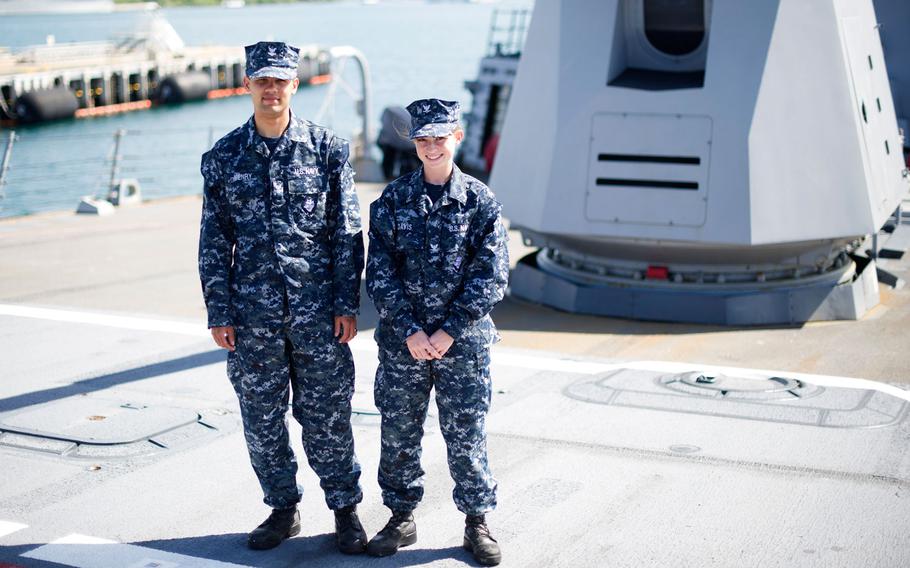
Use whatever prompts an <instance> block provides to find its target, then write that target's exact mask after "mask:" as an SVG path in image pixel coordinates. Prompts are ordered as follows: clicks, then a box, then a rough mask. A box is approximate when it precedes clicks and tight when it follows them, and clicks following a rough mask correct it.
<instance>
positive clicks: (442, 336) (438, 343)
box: [430, 329, 455, 356]
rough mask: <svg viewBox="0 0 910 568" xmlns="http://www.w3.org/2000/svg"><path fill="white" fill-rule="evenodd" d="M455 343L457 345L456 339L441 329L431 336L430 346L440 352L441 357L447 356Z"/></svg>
mask: <svg viewBox="0 0 910 568" xmlns="http://www.w3.org/2000/svg"><path fill="white" fill-rule="evenodd" d="M453 343H455V339H454V338H453V337H452V336H451V335H449V334H448V333H446V332H445V331H443V330H441V329H437V330H436V331H434V332H433V335H431V336H430V345H432V346H433V348H434V349H436V351H438V352H439V355H440V356H442V355H445V354H446V351H448V350H449V348H450V347H452V344H453Z"/></svg>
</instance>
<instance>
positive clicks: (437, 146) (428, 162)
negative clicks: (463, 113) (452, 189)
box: [414, 128, 464, 181]
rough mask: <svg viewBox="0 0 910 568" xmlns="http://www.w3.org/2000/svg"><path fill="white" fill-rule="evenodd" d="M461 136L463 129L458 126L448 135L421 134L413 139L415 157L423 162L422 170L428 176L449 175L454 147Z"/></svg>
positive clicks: (445, 176) (443, 176)
mask: <svg viewBox="0 0 910 568" xmlns="http://www.w3.org/2000/svg"><path fill="white" fill-rule="evenodd" d="M463 138H464V131H463V130H461V129H460V128H459V129H457V130H456V131H455V132H453V133H451V134H449V135H448V136H426V137H423V136H422V137H420V138H415V139H414V147H415V148H416V149H417V157H418V158H420V161H421V162H423V170H424V172H425V174H426V175H427V176H428V177H429V178H437V179H438V178H448V177H449V174H451V173H452V164H453V163H454V160H455V149H456V148H457V147H458V144H459V143H461V140H462V139H463ZM428 181H431V180H430V179H428Z"/></svg>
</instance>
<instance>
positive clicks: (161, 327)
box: [0, 0, 910, 568]
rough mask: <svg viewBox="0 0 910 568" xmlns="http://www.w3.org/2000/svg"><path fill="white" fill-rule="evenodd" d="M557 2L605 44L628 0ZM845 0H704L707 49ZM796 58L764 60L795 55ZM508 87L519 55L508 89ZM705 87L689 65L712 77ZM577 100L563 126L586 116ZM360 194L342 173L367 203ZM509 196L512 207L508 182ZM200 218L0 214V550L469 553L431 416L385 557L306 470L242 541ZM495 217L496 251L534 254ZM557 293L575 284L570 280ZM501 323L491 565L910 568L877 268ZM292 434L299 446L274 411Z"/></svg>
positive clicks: (458, 556) (907, 465) (895, 361)
mask: <svg viewBox="0 0 910 568" xmlns="http://www.w3.org/2000/svg"><path fill="white" fill-rule="evenodd" d="M573 4H575V3H574V2H569V1H566V2H564V3H562V4H559V3H553V4H549V3H541V4H539V5H538V6H537V12H536V13H535V20H534V21H533V22H532V24H531V36H532V37H531V40H533V38H534V37H543V38H545V39H548V40H550V41H551V42H556V43H557V45H559V46H560V48H562V47H563V46H565V45H566V44H567V43H570V42H569V39H573V40H574V39H577V38H578V37H580V36H582V35H586V34H590V33H594V35H595V36H596V37H599V38H601V39H602V38H603V33H602V28H603V26H604V25H606V24H609V23H614V24H615V23H616V21H615V20H613V19H610V18H608V17H606V16H608V15H609V14H608V13H606V12H603V11H602V10H608V11H609V10H613V11H617V10H620V9H623V10H626V9H629V10H631V9H633V8H636V6H638V7H644V6H643V4H642V3H641V2H638V3H636V1H635V0H628V1H627V0H613V1H607V2H591V3H590V4H589V5H588V6H586V7H587V8H588V9H589V10H588V11H586V12H584V13H582V12H581V11H580V10H578V11H576V10H575V9H574V8H573ZM648 4H650V3H648ZM667 5H671V4H667ZM672 5H673V6H679V5H681V4H679V3H675V2H674V3H673V4H672ZM859 5H860V3H857V2H833V1H831V0H826V1H822V0H810V1H809V2H807V1H806V0H780V1H777V2H773V1H772V2H761V3H758V2H749V3H745V2H743V3H736V4H734V3H731V2H721V1H719V0H718V1H716V2H706V3H705V6H706V7H708V9H709V11H710V12H711V14H710V17H711V18H712V22H713V24H712V30H713V31H712V32H711V39H712V42H711V44H710V45H709V52H708V58H707V61H709V62H711V61H712V60H713V59H714V57H715V55H714V53H715V52H714V51H712V50H713V49H714V46H717V45H723V44H722V43H718V42H716V41H713V40H714V39H716V38H718V37H721V38H727V40H728V41H729V40H730V38H737V37H739V36H741V35H743V31H742V29H732V28H730V27H729V26H728V25H721V22H724V21H729V20H728V18H729V17H730V15H731V14H735V13H739V14H740V17H741V19H742V20H743V21H748V22H750V23H754V25H750V26H747V27H746V28H745V29H746V30H747V32H749V33H751V34H753V36H749V35H748V34H746V35H747V37H754V36H764V37H765V38H766V39H767V37H768V35H770V36H771V37H777V38H781V37H787V36H788V35H789V36H790V37H792V34H794V33H797V31H798V30H805V29H806V28H807V25H806V22H811V23H812V25H810V26H808V27H809V29H815V30H816V31H818V30H821V29H823V28H824V27H825V26H824V25H823V24H824V21H825V19H824V18H820V17H818V16H819V14H822V15H824V14H829V15H830V14H831V13H832V12H833V11H834V10H835V9H837V10H843V9H846V10H852V9H853V8H852V7H853V6H859ZM769 6H770V7H769ZM806 6H810V7H814V8H816V9H817V10H816V11H815V12H814V13H813V14H812V15H813V17H812V18H806V17H803V18H800V19H799V25H796V24H793V23H791V25H787V26H785V28H787V29H788V30H789V34H783V35H781V32H780V31H778V30H776V29H775V30H774V31H773V33H772V31H771V30H770V29H769V24H768V19H762V18H760V17H758V16H761V15H765V16H768V12H767V11H766V10H771V9H772V8H773V11H775V12H777V17H776V18H775V20H777V21H779V22H781V23H785V22H786V17H785V16H786V15H787V14H788V13H790V14H792V13H793V12H794V11H796V12H797V13H799V12H800V11H801V10H803V9H805V7H806ZM860 7H861V6H860ZM743 10H747V11H748V12H743ZM838 13H840V12H838ZM638 14H639V15H641V12H638ZM840 14H842V13H840ZM847 15H848V19H849V17H852V16H849V12H848V13H847ZM721 16H723V17H721ZM630 17H631V16H630ZM863 22H868V19H866V18H861V21H860V23H863ZM829 23H830V20H829ZM563 25H565V26H566V27H565V28H562V26H563ZM595 26H597V27H596V29H594V30H593V31H592V28H594V27H595ZM860 28H862V29H866V28H865V27H864V25H861V26H860ZM561 29H562V30H563V31H562V32H560V30H561ZM607 29H609V26H608V25H607ZM750 30H751V31H750ZM595 32H596V33H595ZM559 36H562V38H563V39H558V40H557V38H558V37H559ZM827 37H828V39H829V40H830V39H831V37H832V36H827ZM834 37H839V36H834ZM534 43H535V42H533V41H529V44H528V48H526V50H525V52H524V53H523V56H524V55H530V53H531V52H532V47H533V45H534ZM552 45H553V43H548V45H547V46H548V47H552ZM811 45H812V43H811V42H805V43H802V42H801V45H800V48H801V49H802V48H806V47H811ZM835 51H836V50H835ZM799 53H800V51H799V50H794V49H790V50H788V51H787V52H785V53H783V54H782V55H781V56H782V57H784V58H785V59H787V58H789V59H790V60H791V61H793V62H794V64H795V62H796V61H798V58H797V55H799ZM557 55H558V52H557V53H553V52H550V57H553V58H555V57H557ZM732 55H737V54H735V53H732V52H731V51H730V50H721V51H719V52H718V55H717V56H716V57H718V58H721V59H722V58H724V57H729V56H732ZM770 59H771V58H769V61H770ZM600 71H601V74H600V76H599V79H598V80H597V82H596V84H597V85H599V86H600V87H602V88H605V82H606V80H607V79H606V75H605V73H606V67H605V66H601V68H600ZM523 80H524V79H523V75H521V74H520V75H519V78H518V82H517V84H516V90H515V99H514V100H516V101H517V100H519V95H521V89H522V88H523V87H522V82H523ZM710 81H711V76H710V74H706V77H705V84H706V87H707V85H708V84H709V83H710ZM592 83H594V81H593V80H592ZM551 88H552V87H551ZM544 94H546V93H544ZM819 104H821V103H819ZM541 108H544V107H541ZM511 116H512V111H511V110H510V113H509V118H507V124H506V128H505V130H504V132H503V138H502V142H501V144H502V146H501V149H502V151H503V152H506V153H510V152H517V151H518V150H523V151H524V153H525V157H526V160H525V162H526V166H527V167H534V162H535V161H536V160H542V161H543V160H546V161H547V163H551V162H550V161H549V160H550V158H549V157H548V156H547V155H546V154H543V153H542V150H543V149H542V148H541V141H542V140H543V141H544V142H546V141H545V139H544V138H542V137H541V135H540V134H539V133H535V135H534V136H533V137H531V138H528V139H524V140H520V139H518V138H514V137H512V136H510V135H509V133H508V131H509V126H510V125H509V122H510V121H511V120H512V119H511ZM534 118H535V121H536V122H537V123H538V124H542V125H543V127H546V128H549V125H550V124H551V123H552V122H554V121H555V120H556V116H550V115H549V114H548V113H541V112H538V114H537V115H536V116H535V117H534ZM586 120H587V122H585V121H578V122H577V123H572V122H571V121H569V123H566V122H563V123H562V125H563V126H562V128H569V127H572V128H580V129H581V130H582V131H583V132H590V128H591V123H590V117H587V119H586ZM569 129H570V130H571V128H569ZM587 143H588V144H589V142H587ZM853 144H854V147H857V146H856V144H857V142H856V140H855V139H854V142H853ZM861 149H862V148H861V147H859V150H861ZM644 150H645V149H643V150H642V153H644ZM795 151H803V149H797V150H795ZM812 151H814V150H812ZM810 154H811V152H810ZM502 155H506V154H502ZM712 155H713V154H712ZM585 156H586V157H587V154H585ZM712 162H713V160H712ZM506 163H507V162H506ZM572 164H574V163H573V162H570V163H569V164H567V165H572ZM556 166H559V164H556ZM556 166H554V167H556ZM499 167H500V165H499V164H497V165H495V168H496V171H497V172H498V168H499ZM498 175H499V174H498V173H496V174H494V181H496V179H498V178H496V176H498ZM711 179H712V178H709V183H710V182H711ZM566 187H570V186H568V185H566ZM710 187H711V188H712V196H711V198H712V199H713V198H714V195H715V194H714V193H713V188H714V186H713V185H711V186H710ZM493 188H494V190H498V188H497V187H496V186H495V185H494V186H493ZM379 190H380V187H379V186H375V185H369V184H361V186H360V188H359V191H360V199H361V204H362V206H363V207H364V208H366V206H367V204H368V203H369V202H370V201H372V200H373V199H375V197H376V196H377V195H378V191H379ZM689 191H692V190H689ZM508 192H509V190H508V188H505V192H504V194H503V196H502V197H503V198H504V200H509V199H514V197H512V198H510V197H508ZM527 198H528V199H529V200H535V199H538V198H536V197H535V196H534V195H532V194H531V193H530V192H528V194H527ZM567 202H568V200H567ZM561 208H562V207H553V208H552V211H554V212H558V211H559V210H560V209H561ZM198 213H199V200H198V199H197V198H185V199H179V200H169V201H161V202H158V203H154V204H148V205H144V206H142V207H136V208H132V209H128V210H124V211H123V212H122V213H120V214H118V215H116V216H114V217H106V218H103V219H87V218H84V217H76V216H71V215H54V216H36V217H31V218H26V219H17V220H13V221H3V222H0V232H2V234H3V239H2V240H0V266H3V267H4V268H5V274H10V275H14V276H15V277H10V278H3V279H0V356H2V360H3V362H4V365H3V372H2V373H0V463H2V464H3V467H2V468H0V563H5V564H7V565H12V566H22V567H27V568H32V567H35V568H39V567H40V568H50V567H58V566H77V567H96V568H108V567H110V568H115V567H116V568H122V567H124V566H130V567H149V568H150V567H158V568H161V567H183V566H197V567H198V566H202V567H218V568H225V567H236V566H295V565H300V564H306V565H308V566H316V567H322V566H325V567H330V566H332V567H334V566H373V565H375V564H376V563H377V562H380V563H385V564H388V565H396V566H397V565H408V566H412V565H424V566H434V567H450V566H451V567H456V566H459V567H460V566H465V565H468V564H470V563H471V560H470V558H471V557H470V553H468V552H467V551H465V550H463V549H462V535H461V529H462V527H463V523H464V518H463V516H462V515H460V514H459V513H458V512H457V511H456V510H455V508H454V506H453V505H452V503H451V487H452V486H451V482H450V480H449V478H448V472H447V464H446V454H445V449H444V445H443V442H442V438H441V433H440V432H439V430H438V427H437V426H436V421H435V417H436V411H435V409H431V412H430V417H429V419H428V421H427V423H426V428H427V430H426V431H427V434H426V436H425V439H424V453H423V468H424V469H425V470H426V471H427V478H426V486H425V497H424V501H423V504H422V505H421V506H420V507H419V508H418V509H417V511H416V521H417V525H418V527H419V529H418V534H419V537H418V542H417V543H416V544H415V545H413V546H410V547H408V548H406V549H403V550H401V551H399V552H398V554H397V555H396V556H394V557H392V558H390V559H386V560H384V561H377V560H375V559H372V558H364V557H342V556H341V555H339V554H338V552H337V550H336V548H335V544H334V540H333V535H332V531H333V526H332V515H331V513H329V512H328V511H327V510H326V508H325V504H324V502H323V499H322V495H321V493H320V491H319V489H318V488H317V483H318V480H317V479H316V478H315V476H314V475H313V474H312V473H311V472H310V471H309V470H308V469H307V468H305V467H302V468H301V471H300V474H299V481H300V483H301V485H303V486H304V487H305V492H304V501H303V503H302V504H301V507H302V511H303V514H302V518H303V527H302V534H301V535H300V536H298V537H296V538H292V539H289V540H287V541H286V542H284V543H283V544H282V545H281V546H279V547H278V548H277V549H275V550H273V551H270V552H267V553H261V552H256V551H251V550H248V549H247V548H246V545H245V541H246V533H247V532H248V531H249V530H251V529H252V528H253V526H254V525H255V524H256V523H258V522H259V521H260V520H261V519H262V518H264V517H265V515H266V514H267V510H266V508H265V507H264V506H263V505H262V504H261V502H260V496H261V494H260V491H259V488H258V486H257V484H256V481H255V478H254V475H253V473H252V472H251V471H250V469H249V464H248V458H247V455H246V449H245V444H244V441H243V435H242V432H241V431H240V418H239V416H238V412H239V410H238V408H237V403H236V399H235V396H234V393H233V391H232V390H231V388H230V385H229V384H228V382H227V380H226V378H225V366H224V353H223V352H221V351H218V350H216V349H214V348H213V345H212V342H211V338H210V336H209V334H208V331H207V330H205V329H204V325H205V324H204V315H203V311H202V306H201V298H200V294H199V291H198V285H199V284H198V277H197V274H196V270H195V267H194V264H195V259H194V252H195V251H194V243H195V239H196V235H198ZM516 213H518V210H516ZM506 214H507V215H510V212H509V209H508V208H507V209H506ZM903 220H904V218H903V217H902V218H901V221H902V222H903ZM870 230H871V229H870ZM512 236H513V239H512V242H511V243H510V246H511V253H512V255H513V258H518V257H519V256H521V254H523V253H526V252H531V251H530V250H529V249H528V248H527V247H525V245H524V244H523V242H522V239H521V237H520V235H519V234H518V233H517V232H513V235H512ZM895 256H898V255H896V254H895ZM884 262H887V263H888V264H887V265H885V266H886V268H887V269H888V271H890V272H891V273H893V274H906V273H907V270H908V269H910V258H908V257H907V255H903V256H900V257H899V258H890V259H886V260H885V261H884ZM877 263H878V264H879V265H880V266H881V265H883V262H882V259H881V258H879V259H877ZM86 267H91V269H90V270H89V269H86ZM551 282H552V283H553V284H552V285H553V286H558V285H559V282H560V281H559V280H552V281H551ZM513 283H514V280H513ZM564 290H565V292H566V295H567V296H569V297H571V295H572V294H573V288H572V287H570V286H566V287H565V288H564ZM494 319H495V320H496V322H497V325H498V326H499V328H500V331H501V332H502V335H503V341H502V343H501V344H499V345H497V346H494V348H493V365H492V375H493V385H494V394H493V401H492V410H491V413H490V415H489V419H488V422H487V430H488V435H489V452H490V457H491V464H492V467H493V471H494V474H495V475H496V477H497V479H498V482H499V506H498V508H497V510H496V511H495V512H493V513H491V514H490V515H489V516H488V520H489V523H490V525H491V528H492V530H493V532H494V534H495V535H496V537H497V538H498V539H499V541H500V543H501V545H502V548H503V556H504V563H503V565H504V566H508V565H511V566H529V567H547V568H550V567H573V568H575V567H602V566H623V567H625V566H628V567H633V566H635V567H637V566H698V567H705V566H708V567H711V566H716V567H724V568H726V567H730V566H778V567H794V566H795V567H800V568H801V567H807V568H808V567H827V566H864V567H882V568H893V567H898V566H907V565H910V542H908V539H907V534H906V533H907V527H908V526H910V506H908V504H910V501H908V499H910V443H908V442H910V420H908V415H910V391H908V389H907V387H908V385H910V376H908V372H907V369H908V367H910V365H908V363H910V361H908V358H907V337H908V332H907V329H908V325H910V289H908V288H907V287H904V288H898V287H894V288H891V287H887V286H883V287H882V289H881V291H880V303H879V305H877V306H875V307H873V308H871V309H870V310H869V311H868V312H867V313H866V315H864V316H863V317H861V318H860V319H858V320H856V321H828V322H808V323H804V324H798V325H790V324H788V325H778V326H758V327H734V328H729V327H722V326H716V325H697V324H683V323H661V322H641V321H635V320H631V319H616V318H609V317H599V318H595V317H589V316H583V315H578V314H570V313H565V312H560V311H556V310H552V309H549V308H544V307H541V306H539V305H536V304H531V303H528V302H525V301H522V300H521V299H519V298H516V297H514V296H513V297H511V298H508V299H507V300H506V301H504V302H503V303H502V304H501V305H500V306H499V307H498V308H497V310H496V311H495V313H494ZM375 322H376V314H375V313H374V312H373V311H372V310H371V308H370V306H369V302H365V303H364V304H363V306H362V312H361V315H360V317H359V322H358V323H359V328H360V329H361V332H360V335H359V336H358V337H357V338H355V341H354V345H353V350H354V353H355V358H356V365H357V384H356V391H355V395H354V407H355V413H354V417H353V423H354V431H355V437H356V442H357V452H358V457H359V458H360V461H361V463H362V468H363V472H364V475H363V477H362V483H363V485H364V501H363V503H362V504H361V505H360V511H359V512H360V516H361V519H362V520H363V522H364V525H365V526H366V528H367V531H368V532H369V533H371V534H372V533H375V532H376V531H377V530H378V529H379V528H380V527H381V526H382V525H383V523H384V522H385V520H386V519H387V518H388V512H387V510H386V509H385V508H384V507H382V506H381V505H380V490H379V488H378V486H377V485H376V483H375V481H374V479H375V472H376V468H377V466H378V458H379V419H378V416H377V413H376V411H375V408H374V407H373V405H372V394H371V392H372V391H371V387H372V380H373V376H374V372H375V368H376V350H375V345H374V344H373V342H372V340H371V339H370V328H371V327H373V326H374V325H375ZM851 377H853V378H851ZM855 377H863V378H862V379H860V378H855ZM291 432H292V439H293V440H294V441H293V443H294V444H295V446H296V447H297V449H298V450H299V442H298V440H299V436H298V434H299V431H298V430H297V429H296V426H293V422H292V430H291Z"/></svg>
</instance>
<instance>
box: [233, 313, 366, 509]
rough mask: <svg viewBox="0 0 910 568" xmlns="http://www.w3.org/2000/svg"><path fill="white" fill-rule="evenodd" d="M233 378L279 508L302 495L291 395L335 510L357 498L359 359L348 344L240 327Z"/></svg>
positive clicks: (264, 479)
mask: <svg viewBox="0 0 910 568" xmlns="http://www.w3.org/2000/svg"><path fill="white" fill-rule="evenodd" d="M227 368H228V377H229V378H230V381H231V384H232V385H233V387H234V391H235V392H236V393H237V398H238V399H239V401H240V414H241V417H242V419H243V433H244V436H245V437H246V445H247V449H248V450H249V453H250V461H251V462H252V465H253V470H254V471H255V472H256V476H257V477H258V478H259V484H260V485H261V486H262V491H263V493H264V494H265V499H264V501H265V504H266V505H268V506H269V507H272V508H274V509H283V508H288V507H292V506H294V505H295V504H296V503H298V502H299V501H300V499H301V489H300V488H299V487H298V485H297V459H296V457H295V456H294V452H293V450H291V446H290V443H289V442H290V440H289V436H288V424H287V418H286V415H287V410H288V395H289V392H290V395H291V409H292V412H293V415H294V418H295V419H296V420H297V422H299V423H300V425H301V427H302V428H303V448H304V451H305V452H306V457H307V461H308V462H309V464H310V467H311V468H313V471H314V472H316V475H318V476H319V480H320V483H319V484H320V486H321V487H322V490H323V491H324V492H325V501H326V504H327V505H328V506H329V508H330V509H333V510H334V509H340V508H342V507H346V506H348V505H353V504H356V503H359V502H360V501H361V499H362V498H363V493H362V492H361V489H360V483H359V480H360V463H359V462H358V461H357V457H356V456H355V455H354V437H353V433H352V431H351V396H353V394H354V360H353V358H352V357H351V350H350V348H349V347H348V346H347V345H342V344H339V343H338V342H337V341H332V340H330V341H327V342H324V343H322V344H319V343H314V342H313V341H312V339H310V338H307V341H304V338H303V337H300V336H299V334H296V333H295V332H294V331H288V330H270V329H261V328H238V329H237V340H236V350H235V351H233V352H231V353H229V354H228V364H227Z"/></svg>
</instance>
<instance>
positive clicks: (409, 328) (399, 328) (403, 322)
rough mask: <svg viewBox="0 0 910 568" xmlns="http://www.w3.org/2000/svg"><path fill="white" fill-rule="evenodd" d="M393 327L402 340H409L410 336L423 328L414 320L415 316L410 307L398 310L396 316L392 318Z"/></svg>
mask: <svg viewBox="0 0 910 568" xmlns="http://www.w3.org/2000/svg"><path fill="white" fill-rule="evenodd" d="M392 328H393V329H394V330H395V332H396V333H397V334H398V336H399V337H401V341H402V342H404V341H407V339H408V338H409V337H411V336H412V335H414V334H415V333H417V332H418V331H420V330H421V329H423V328H422V327H420V326H419V325H417V322H416V321H414V316H413V314H411V310H410V308H402V309H400V310H398V313H397V314H395V317H394V318H393V319H392Z"/></svg>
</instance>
